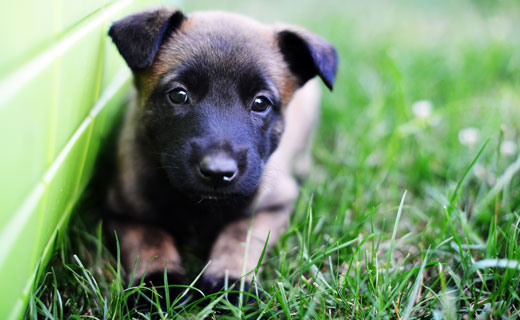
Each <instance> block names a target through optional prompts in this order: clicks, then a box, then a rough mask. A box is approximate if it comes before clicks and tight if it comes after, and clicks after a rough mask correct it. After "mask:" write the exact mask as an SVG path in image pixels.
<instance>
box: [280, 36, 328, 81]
mask: <svg viewBox="0 0 520 320" xmlns="http://www.w3.org/2000/svg"><path fill="white" fill-rule="evenodd" d="M278 44H279V46H280V50H281V52H282V54H283V55H284V58H285V61H286V62H287V63H288V64H289V68H290V69H291V71H292V72H293V73H294V74H296V75H297V76H298V77H299V78H300V81H301V85H303V84H305V82H307V81H308V80H310V79H312V78H314V77H315V76H316V75H318V76H320V78H321V79H322V80H323V82H324V83H325V85H326V86H327V87H328V88H329V89H330V90H332V87H333V86H334V76H335V75H336V71H337V68H338V54H337V52H336V50H335V49H334V47H333V46H331V45H330V44H329V43H328V42H327V41H325V40H323V39H322V38H320V37H319V36H316V35H312V36H309V35H304V34H299V33H297V32H294V31H290V30H284V31H281V32H279V33H278Z"/></svg>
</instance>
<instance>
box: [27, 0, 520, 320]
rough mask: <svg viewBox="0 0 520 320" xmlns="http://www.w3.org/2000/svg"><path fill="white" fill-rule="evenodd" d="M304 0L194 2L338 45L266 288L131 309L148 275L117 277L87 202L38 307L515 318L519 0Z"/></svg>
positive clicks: (47, 312)
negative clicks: (232, 300) (419, 107)
mask: <svg viewBox="0 0 520 320" xmlns="http://www.w3.org/2000/svg"><path fill="white" fill-rule="evenodd" d="M295 3H296V2H292V3H286V4H280V3H279V2H276V1H274V0H271V1H263V2H261V3H258V2H257V3H252V2H245V1H238V0H237V1H233V2H229V3H225V4H218V5H217V4H207V3H204V2H198V1H187V2H186V7H187V8H189V10H191V9H192V8H221V9H225V10H234V11H239V12H244V13H246V14H248V15H252V16H255V17H256V18H258V19H260V20H263V21H266V22H273V21H278V20H281V21H282V20H283V21H286V22H291V23H295V24H301V25H304V26H306V27H307V28H309V29H311V30H314V31H315V32H317V33H319V34H322V35H323V36H324V37H325V38H327V39H329V40H330V41H331V42H332V43H334V44H335V46H336V47H337V49H338V52H339V56H340V59H341V60H340V69H339V73H338V78H337V83H336V86H335V90H334V92H333V93H332V94H330V93H324V97H323V108H322V119H321V126H320V128H319V130H318V132H317V135H316V137H315V143H314V160H315V163H314V166H313V170H312V174H311V176H310V177H309V179H308V180H307V182H306V183H305V184H304V185H303V186H302V191H301V196H300V199H299V201H298V204H297V206H296V210H295V212H294V214H293V216H292V220H291V223H290V226H289V229H288V230H287V232H286V233H285V235H284V236H283V237H282V239H281V240H280V242H279V244H278V245H277V246H276V247H275V248H274V249H273V250H272V251H270V252H269V253H268V254H266V256H265V257H264V260H263V262H262V265H263V268H264V270H263V272H262V273H260V274H259V279H260V281H259V283H258V286H257V287H254V288H253V290H252V291H251V294H253V295H256V294H257V292H258V293H262V298H261V299H259V300H255V301H256V302H255V303H253V304H248V305H244V304H242V305H239V306H232V305H229V304H228V303H226V299H225V293H223V294H216V295H213V296H209V297H207V298H206V300H205V304H201V303H199V302H200V301H196V300H194V299H192V300H188V303H185V304H179V303H176V304H175V303H172V307H171V308H169V309H168V310H166V311H165V313H162V311H160V309H158V308H155V309H153V310H151V311H150V312H148V313H136V312H135V311H133V310H130V309H129V308H128V307H127V305H126V300H127V298H128V296H129V295H130V294H132V293H133V292H135V291H137V290H152V289H151V288H145V287H144V286H139V287H137V288H129V287H128V286H127V285H126V284H125V283H123V282H122V280H121V277H122V272H123V271H122V270H120V269H119V268H118V262H117V256H116V257H115V258H114V257H113V256H112V255H111V254H110V253H109V251H108V250H107V249H106V248H105V247H104V246H103V245H102V242H101V239H102V232H101V221H100V220H99V219H98V215H97V212H93V211H92V210H91V209H81V208H83V206H80V210H79V211H81V212H80V214H77V215H75V217H74V218H73V221H72V222H71V226H70V228H69V230H68V233H67V234H66V235H63V237H62V240H61V241H60V244H61V245H60V247H59V248H58V250H57V252H58V253H57V255H56V258H55V259H54V261H53V262H52V263H51V265H50V266H49V267H48V269H47V271H46V273H45V278H44V279H43V280H42V281H41V283H40V284H39V285H38V290H37V291H35V292H34V295H33V297H32V299H31V301H30V304H29V309H28V311H27V317H29V318H31V317H34V318H37V317H42V318H43V317H47V318H50V319H63V318H69V317H72V318H87V319H91V318H98V319H101V318H103V319H105V318H107V319H132V318H137V319H150V318H154V319H155V318H162V319H166V318H168V319H170V318H172V317H174V316H182V317H185V318H188V319H199V318H201V317H202V316H207V317H209V318H226V317H227V318H237V317H243V318H247V319H257V318H288V319H302V318H303V319H314V318H320V319H321V318H323V319H329V318H330V319H332V318H353V319H364V318H394V319H395V318H397V319H411V318H434V319H457V318H463V317H467V318H469V319H471V318H476V317H481V318H482V319H484V318H486V319H487V318H491V317H492V318H493V319H496V318H500V317H504V318H511V319H518V318H520V264H519V263H520V227H519V225H520V174H519V171H520V154H519V148H518V145H519V143H520V37H519V36H518V30H520V3H518V2H516V1H484V0H482V1H472V2H470V1H457V2H453V1H436V2H429V1H405V0H402V1H392V2H390V1H380V2H375V1H374V2H365V3H364V4H361V2H359V3H358V2H350V1H339V0H337V1H326V2H325V1H319V2H314V1H298V2H297V3H298V5H296V4H295ZM420 100H426V101H429V103H430V104H431V106H433V107H432V109H431V113H430V114H428V115H426V116H424V117H418V116H417V115H416V113H414V111H413V110H414V109H413V105H414V103H415V102H417V101H420ZM423 105H424V104H423ZM467 128H475V129H476V130H473V133H475V132H476V133H477V134H476V136H474V137H473V138H475V139H466V140H464V139H463V138H464V137H463V135H464V132H468V131H467V130H466V131H464V129H467ZM470 133H471V132H470ZM470 138H472V137H470ZM461 141H462V142H464V143H462V142H461ZM508 146H516V150H514V148H513V149H511V148H509V149H508ZM92 192H93V190H91V193H92ZM93 198H94V199H95V198H96V197H95V196H94V197H93ZM87 202H88V201H87ZM94 202H95V201H94ZM202 267H203V266H200V269H202ZM233 290H235V289H233ZM190 292H191V291H190ZM169 300H170V302H174V297H169ZM244 300H245V297H244ZM217 308H218V309H220V310H222V309H229V310H230V311H228V312H227V313H224V314H215V310H216V309H217Z"/></svg>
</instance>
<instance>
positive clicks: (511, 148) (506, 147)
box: [500, 140, 516, 157]
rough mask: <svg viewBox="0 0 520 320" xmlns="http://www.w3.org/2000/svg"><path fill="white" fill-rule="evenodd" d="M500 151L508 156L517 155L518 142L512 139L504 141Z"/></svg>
mask: <svg viewBox="0 0 520 320" xmlns="http://www.w3.org/2000/svg"><path fill="white" fill-rule="evenodd" d="M500 153H501V154H502V155H503V156H506V157H507V156H513V155H515V153H516V143H515V142H514V141H512V140H506V141H503V142H502V144H501V145H500Z"/></svg>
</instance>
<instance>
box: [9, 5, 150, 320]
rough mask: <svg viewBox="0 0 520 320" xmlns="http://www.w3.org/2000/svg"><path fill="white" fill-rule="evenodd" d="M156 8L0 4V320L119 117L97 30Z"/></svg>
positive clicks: (105, 47)
mask: <svg viewBox="0 0 520 320" xmlns="http://www.w3.org/2000/svg"><path fill="white" fill-rule="evenodd" d="M156 2H157V1H148V0H110V1H109V0H90V1H80V0H74V1H69V0H54V1H39V0H21V1H18V2H16V3H14V2H5V1H4V2H2V3H0V32H1V33H2V38H3V43H2V46H3V47H2V49H3V50H2V51H3V53H2V55H0V147H1V148H2V150H3V151H4V152H5V155H6V156H4V157H3V159H2V160H1V161H2V162H1V163H0V177H2V179H1V180H0V194H1V195H2V200H1V201H0V243H2V249H1V250H0V283H1V284H2V298H1V299H0V319H17V318H20V317H21V315H23V312H24V308H25V305H26V303H27V299H28V297H30V295H31V290H32V287H33V284H34V281H35V280H37V279H38V277H39V276H40V275H41V274H40V273H41V271H42V270H44V267H45V264H46V262H47V261H48V260H49V257H50V256H51V254H52V252H53V250H54V245H53V244H54V243H55V241H56V236H57V235H58V234H60V230H62V229H63V228H64V227H65V226H66V223H67V221H68V219H69V216H70V212H71V211H72V208H73V206H74V204H75V202H76V201H77V199H78V198H79V197H80V196H81V193H82V191H83V189H84V188H85V186H86V185H87V183H88V181H89V179H90V177H91V175H92V170H93V168H94V163H95V161H96V158H97V155H98V153H99V150H100V149H101V146H102V145H103V142H104V140H105V139H106V137H107V135H108V133H109V132H110V130H111V128H112V126H113V124H114V123H115V122H116V120H117V119H118V118H120V117H121V114H122V112H123V109H124V108H122V106H123V104H124V102H125V101H126V99H127V97H128V89H129V87H130V83H131V80H130V79H131V73H130V71H129V70H128V68H127V67H126V65H125V63H124V61H123V60H122V58H121V57H120V56H119V54H118V52H117V50H116V49H115V47H114V45H113V44H112V42H111V40H110V39H109V37H108V36H107V35H106V33H107V28H108V26H109V25H110V24H111V23H112V21H114V20H116V19H118V18H119V17H121V16H124V15H126V14H128V13H130V12H133V11H136V10H138V9H140V8H142V7H144V6H148V5H151V4H154V3H156ZM4 48H6V49H4Z"/></svg>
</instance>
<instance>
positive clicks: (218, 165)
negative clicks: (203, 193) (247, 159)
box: [198, 154, 238, 183]
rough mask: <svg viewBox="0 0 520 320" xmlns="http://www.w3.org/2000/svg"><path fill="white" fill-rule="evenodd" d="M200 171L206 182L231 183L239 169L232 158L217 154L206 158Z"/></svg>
mask: <svg viewBox="0 0 520 320" xmlns="http://www.w3.org/2000/svg"><path fill="white" fill-rule="evenodd" d="M198 171H199V175H200V176H201V177H202V178H204V179H205V180H210V181H212V182H216V183H218V182H226V183H229V182H231V181H233V180H234V179H235V178H236V176H237V173H238V167H237V163H236V161H235V160H234V159H232V158H231V157H229V156H227V155H223V154H217V155H209V156H205V157H204V158H203V159H202V161H201V162H200V163H199V167H198Z"/></svg>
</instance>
